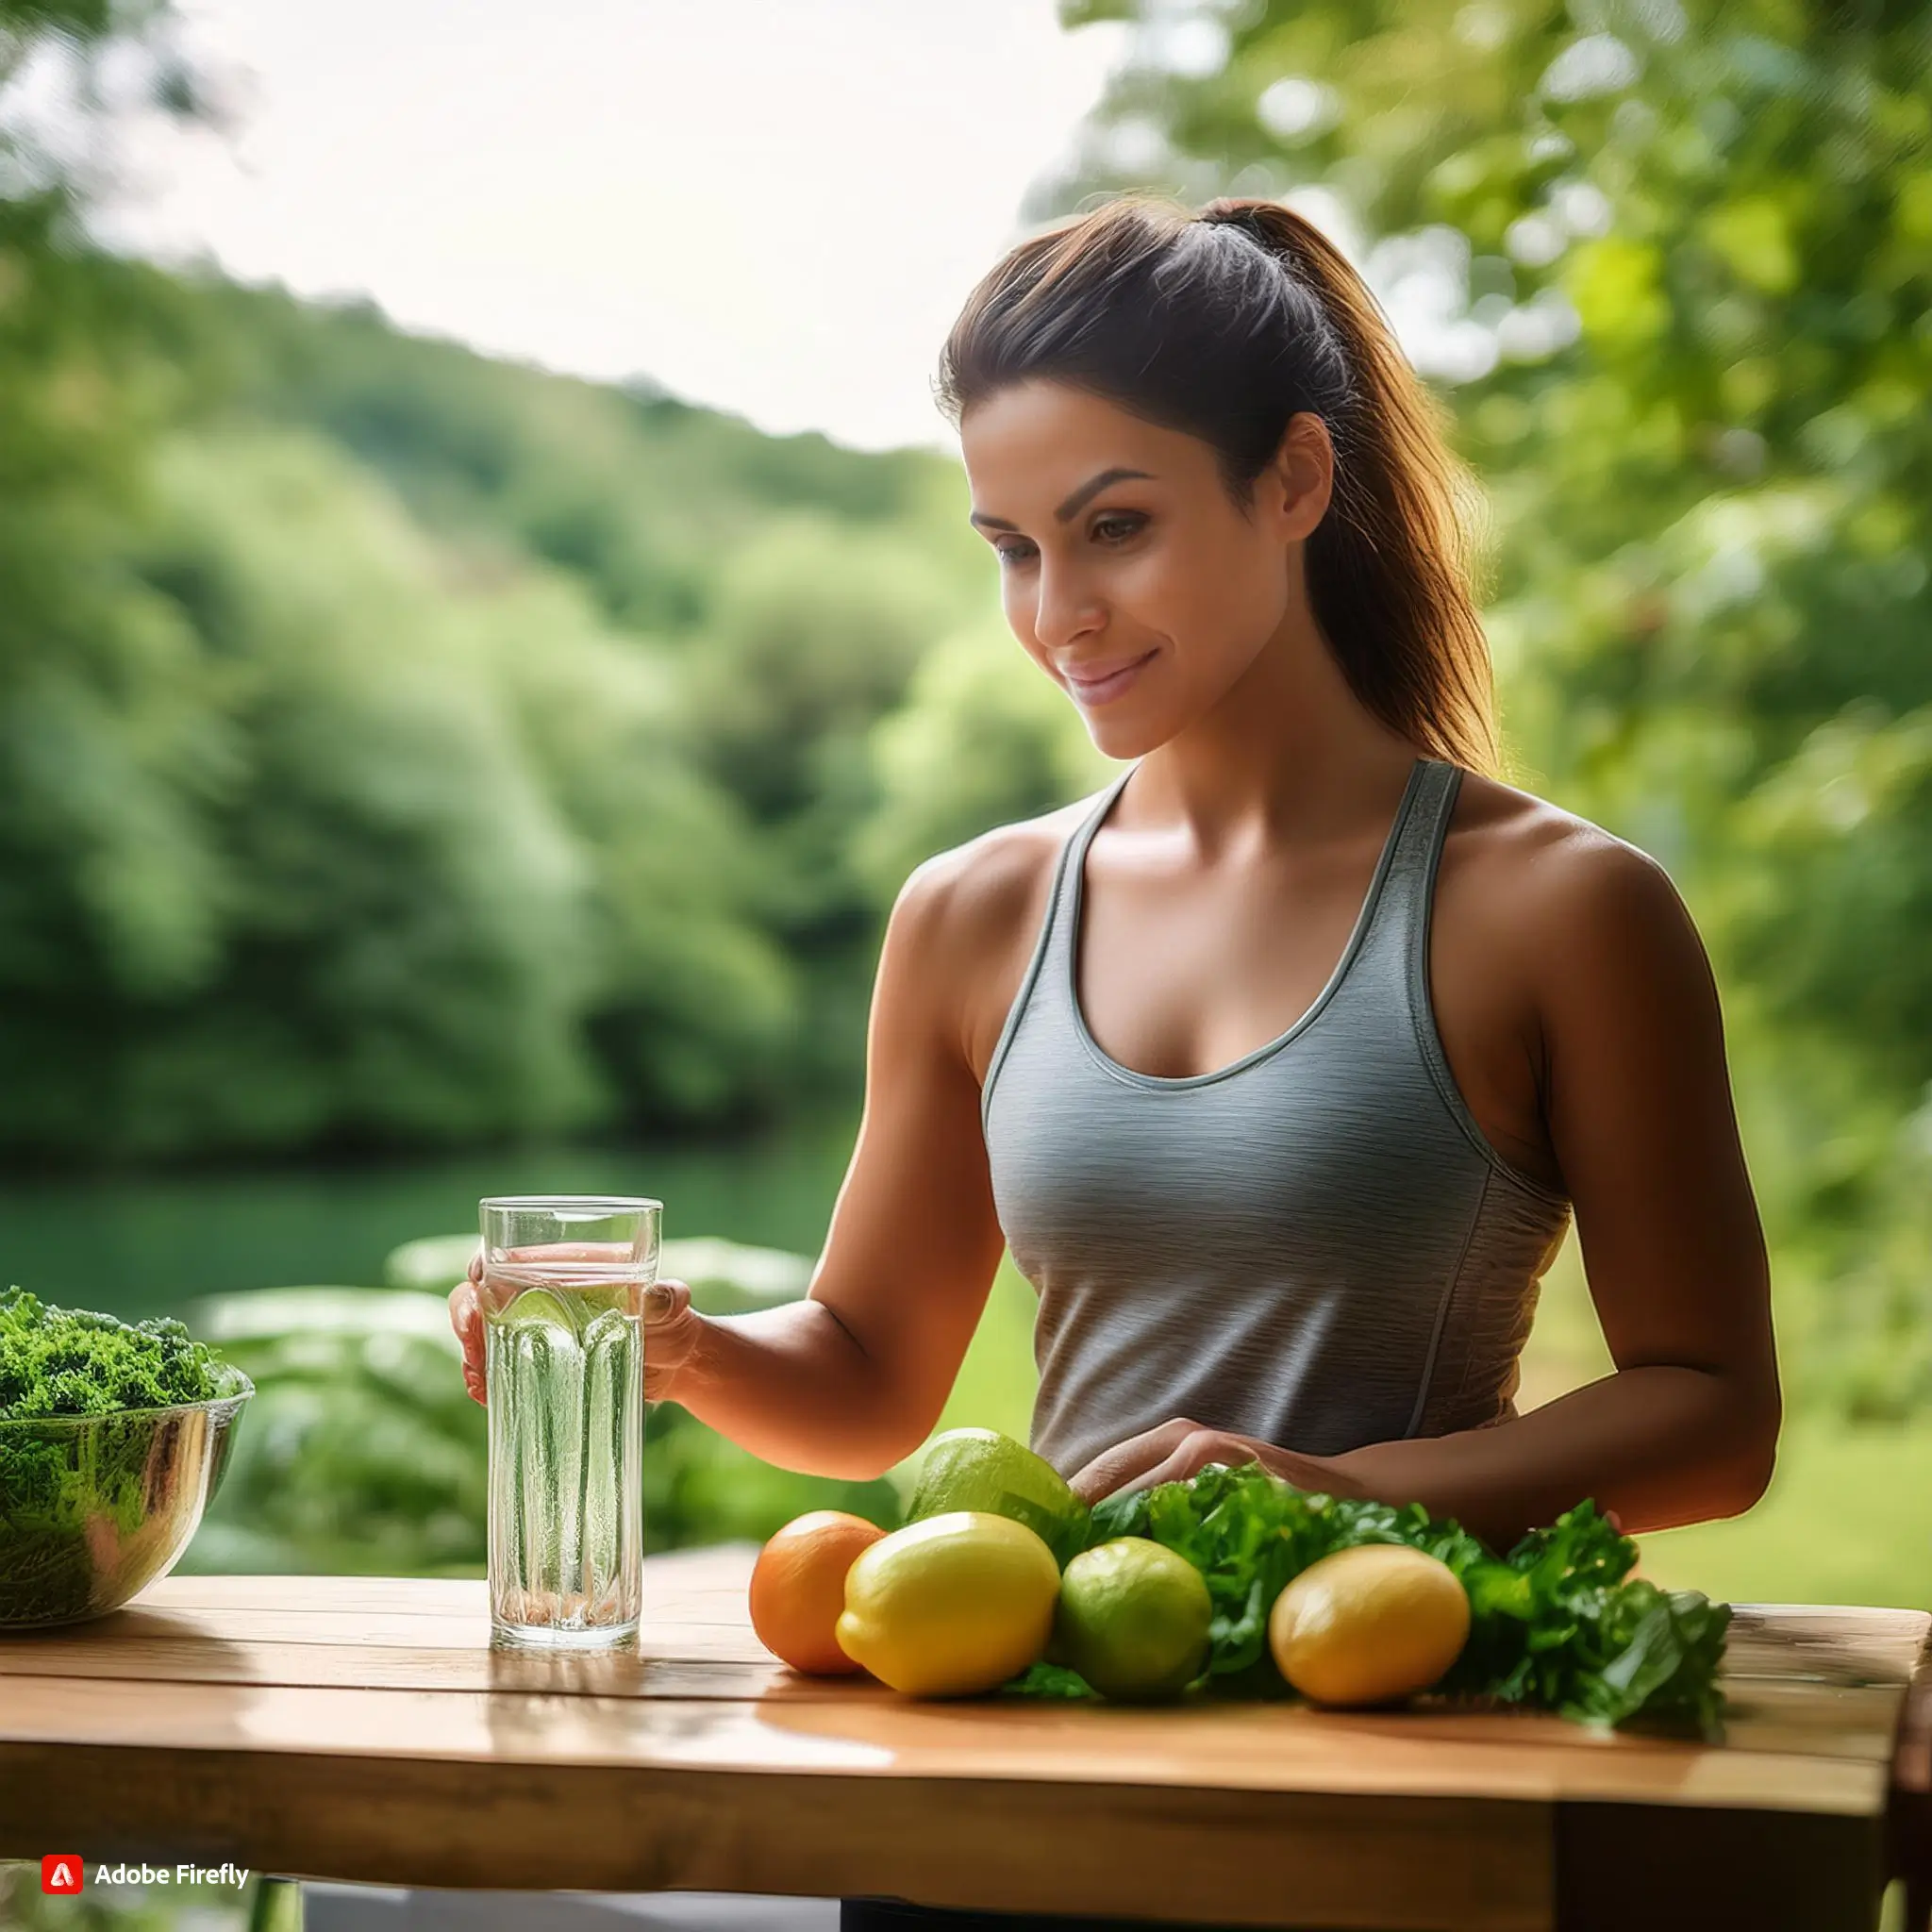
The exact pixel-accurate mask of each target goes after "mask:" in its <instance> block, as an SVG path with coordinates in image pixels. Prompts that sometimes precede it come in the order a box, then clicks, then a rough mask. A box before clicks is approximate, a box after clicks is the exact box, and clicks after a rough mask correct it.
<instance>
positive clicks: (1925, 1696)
mask: <svg viewBox="0 0 1932 1932" xmlns="http://www.w3.org/2000/svg"><path fill="white" fill-rule="evenodd" d="M1885 1867H1886V1870H1887V1872H1889V1873H1890V1874H1891V1875H1892V1876H1894V1877H1898V1878H1903V1879H1904V1880H1905V1882H1906V1923H1905V1932H1928V1928H1932V1634H1928V1635H1927V1637H1926V1639H1925V1644H1924V1649H1922V1650H1921V1651H1920V1653H1919V1660H1918V1662H1917V1664H1916V1665H1915V1666H1914V1667H1913V1670H1912V1680H1911V1682H1910V1683H1909V1684H1907V1686H1906V1695H1905V1702H1904V1703H1903V1704H1901V1705H1900V1706H1899V1713H1898V1729H1897V1731H1896V1732H1895V1733H1894V1735H1893V1742H1892V1752H1891V1792H1890V1802H1889V1804H1888V1805H1887V1807H1886V1813H1885Z"/></svg>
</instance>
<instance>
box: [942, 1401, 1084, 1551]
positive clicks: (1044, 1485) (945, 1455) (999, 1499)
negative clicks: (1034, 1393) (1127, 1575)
mask: <svg viewBox="0 0 1932 1932" xmlns="http://www.w3.org/2000/svg"><path fill="white" fill-rule="evenodd" d="M958 1509H974V1510H980V1511H983V1512H985V1513H988V1514H990V1515H993V1516H1006V1517H1009V1518H1011V1520H1012V1521H1013V1522H1015V1523H1024V1524H1025V1525H1026V1527H1027V1528H1028V1529H1030V1530H1031V1531H1032V1532H1033V1533H1034V1535H1036V1536H1037V1537H1039V1538H1040V1539H1041V1541H1042V1542H1044V1543H1045V1544H1046V1546H1047V1548H1048V1549H1050V1550H1051V1551H1052V1552H1053V1554H1054V1559H1055V1561H1056V1562H1058V1563H1059V1564H1060V1565H1062V1566H1064V1565H1065V1563H1066V1562H1067V1560H1068V1558H1069V1557H1072V1556H1073V1555H1074V1552H1075V1551H1076V1550H1078V1549H1079V1548H1080V1546H1081V1544H1082V1543H1084V1542H1085V1541H1086V1540H1087V1524H1088V1509H1087V1506H1086V1504H1084V1503H1083V1502H1081V1500H1080V1499H1079V1497H1078V1496H1076V1495H1074V1492H1073V1491H1072V1490H1071V1489H1069V1488H1068V1487H1067V1482H1066V1479H1065V1477H1063V1476H1062V1475H1061V1474H1060V1473H1059V1471H1058V1470H1057V1469H1056V1468H1055V1467H1054V1466H1053V1464H1052V1463H1050V1462H1048V1461H1047V1460H1046V1459H1045V1458H1044V1457H1039V1456H1036V1455H1035V1454H1034V1453H1033V1451H1032V1450H1030V1449H1029V1448H1027V1447H1026V1445H1025V1444H1024V1442H1016V1441H1013V1439H1012V1437H1010V1436H1003V1435H1001V1434H1000V1432H999V1431H998V1430H997V1429H948V1430H947V1431H946V1433H945V1434H944V1435H942V1436H935V1437H934V1438H933V1439H932V1441H931V1443H930V1444H929V1445H928V1446H927V1448H926V1452H925V1459H924V1462H922V1463H921V1464H920V1469H919V1481H918V1483H917V1485H916V1486H915V1487H914V1489H913V1491H912V1501H911V1503H910V1504H909V1505H908V1507H907V1511H906V1520H907V1522H908V1523H918V1522H921V1521H922V1520H923V1519H924V1518H925V1517H928V1516H944V1515H948V1514H950V1513H951V1512H953V1511H955V1510H958Z"/></svg>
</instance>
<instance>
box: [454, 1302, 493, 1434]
mask: <svg viewBox="0 0 1932 1932" xmlns="http://www.w3.org/2000/svg"><path fill="white" fill-rule="evenodd" d="M449 1319H450V1325H451V1327H453V1328H454V1329H455V1330H456V1332H457V1340H458V1341H460V1342H461V1343H462V1344H463V1387H464V1388H465V1389H467V1390H468V1391H470V1393H471V1395H473V1396H474V1397H475V1399H476V1400H477V1401H478V1402H483V1403H486V1405H487V1400H488V1393H487V1389H486V1385H485V1378H484V1372H483V1347H484V1342H483V1323H482V1319H481V1310H480V1307H479V1304H478V1300H477V1294H476V1285H475V1282H473V1281H459V1282H458V1283H457V1285H456V1286H455V1287H454V1288H453V1289H451V1290H450V1291H449Z"/></svg>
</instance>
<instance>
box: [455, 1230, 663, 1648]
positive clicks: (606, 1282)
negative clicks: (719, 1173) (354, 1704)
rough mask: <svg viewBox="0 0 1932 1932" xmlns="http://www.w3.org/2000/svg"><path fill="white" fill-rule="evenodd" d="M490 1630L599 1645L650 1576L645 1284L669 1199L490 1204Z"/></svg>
mask: <svg viewBox="0 0 1932 1932" xmlns="http://www.w3.org/2000/svg"><path fill="white" fill-rule="evenodd" d="M481 1210H482V1221H483V1280H482V1285H481V1288H480V1290H479V1291H478V1300H479V1302H480V1305H481V1309H482V1314H483V1324H484V1325H483V1332H484V1338H485V1341H484V1374H485V1377H486V1380H487V1391H486V1392H487V1394H488V1397H489V1402H488V1407H489V1412H490V1618H491V1626H492V1632H493V1637H492V1641H495V1642H499V1643H508V1644H516V1645H524V1646H528V1647H532V1648H539V1649H545V1650H604V1649H610V1648H614V1647H616V1646H618V1645H621V1644H625V1643H628V1642H629V1641H632V1640H633V1639H634V1638H635V1637H636V1635H637V1628H638V1619H639V1615H640V1613H641V1608H642V1603H641V1596H642V1584H643V1513H644V1497H643V1400H644V1398H643V1382H644V1341H643V1325H644V1324H643V1314H644V1294H645V1291H647V1290H648V1289H649V1288H650V1286H651V1284H652V1283H653V1282H655V1281H656V1280H657V1278H658V1222H659V1218H660V1216H661V1215H662V1213H663V1211H664V1210H663V1204H662V1203H661V1202H658V1201H647V1200H623V1199H616V1198H603V1197H597V1196H591V1195H541V1196H540V1195H525V1196H506V1197H503V1198H500V1199H496V1200H489V1201H484V1202H483V1203H482V1204H481Z"/></svg>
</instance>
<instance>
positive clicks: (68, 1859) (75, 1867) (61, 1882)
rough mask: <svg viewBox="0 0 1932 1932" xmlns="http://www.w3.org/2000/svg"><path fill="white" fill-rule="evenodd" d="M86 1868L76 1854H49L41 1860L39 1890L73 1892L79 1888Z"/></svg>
mask: <svg viewBox="0 0 1932 1932" xmlns="http://www.w3.org/2000/svg"><path fill="white" fill-rule="evenodd" d="M85 1876H86V1868H85V1867H84V1866H83V1865H82V1864H81V1862H80V1855H79V1854H78V1853H77V1852H49V1853H48V1854H47V1855H46V1856H45V1857H43V1858H42V1860H41V1890H42V1891H53V1892H75V1891H78V1890H80V1888H81V1882H82V1880H83V1879H84V1878H85Z"/></svg>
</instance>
